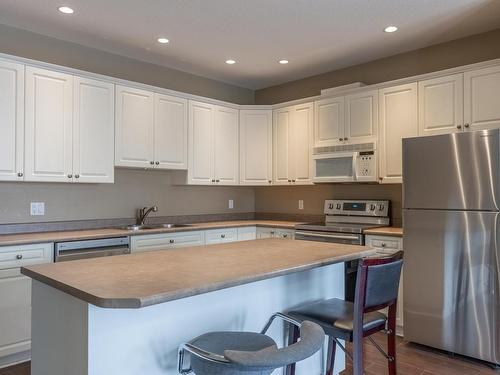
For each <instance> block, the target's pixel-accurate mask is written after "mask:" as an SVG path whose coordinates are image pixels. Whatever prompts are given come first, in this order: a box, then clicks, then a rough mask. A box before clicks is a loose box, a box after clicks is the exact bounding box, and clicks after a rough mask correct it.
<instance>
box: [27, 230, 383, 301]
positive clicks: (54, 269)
mask: <svg viewBox="0 0 500 375" xmlns="http://www.w3.org/2000/svg"><path fill="white" fill-rule="evenodd" d="M373 254H375V250H373V249H371V248H369V247H366V246H357V245H344V244H335V243H323V242H312V241H300V240H294V241H287V240H282V239H260V240H251V241H241V242H233V243H225V244H217V245H207V246H197V247H187V248H179V249H169V250H159V251H152V252H144V253H139V254H130V255H119V256H113V257H105V258H94V259H83V260H77V261H71V262H61V263H52V264H42V265H36V266H30V267H24V268H22V269H21V272H22V273H23V274H24V275H26V276H29V277H31V278H33V279H35V280H37V281H39V282H42V283H45V284H47V285H49V286H51V287H53V288H56V289H59V290H61V291H63V292H65V293H68V294H70V295H72V296H74V297H76V298H79V299H81V300H83V301H85V302H88V303H90V304H93V305H96V306H99V307H105V308H140V307H145V306H150V305H154V304H159V303H163V302H168V301H172V300H176V299H180V298H186V297H190V296H194V295H197V294H202V293H207V292H211V291H216V290H220V289H224V288H230V287H233V286H237V285H242V284H246V283H251V282H256V281H260V280H265V279H269V278H272V277H277V276H283V275H287V274H290V273H293V272H299V271H305V270H309V269H313V268H317V267H321V266H327V265H330V264H334V263H340V262H345V261H348V260H352V259H357V258H362V257H365V256H369V255H373Z"/></svg>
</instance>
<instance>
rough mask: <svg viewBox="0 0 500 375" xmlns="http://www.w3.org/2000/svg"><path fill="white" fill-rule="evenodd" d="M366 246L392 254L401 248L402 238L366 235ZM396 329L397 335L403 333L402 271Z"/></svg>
mask: <svg viewBox="0 0 500 375" xmlns="http://www.w3.org/2000/svg"><path fill="white" fill-rule="evenodd" d="M365 244H366V246H371V247H373V248H374V249H377V251H379V252H380V253H386V254H393V253H395V252H397V251H399V250H403V238H401V237H393V236H378V235H367V236H366V237H365ZM396 329H397V333H398V335H403V272H402V271H401V279H400V281H399V294H398V308H397V314H396Z"/></svg>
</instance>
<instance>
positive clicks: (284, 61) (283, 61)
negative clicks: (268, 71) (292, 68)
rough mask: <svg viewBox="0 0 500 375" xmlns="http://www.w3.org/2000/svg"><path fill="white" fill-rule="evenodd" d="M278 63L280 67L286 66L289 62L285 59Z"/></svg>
mask: <svg viewBox="0 0 500 375" xmlns="http://www.w3.org/2000/svg"><path fill="white" fill-rule="evenodd" d="M278 62H279V63H280V64H282V65H285V64H288V63H289V61H288V60H287V59H281V60H278Z"/></svg>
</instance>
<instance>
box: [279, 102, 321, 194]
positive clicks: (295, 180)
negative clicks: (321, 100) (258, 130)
mask: <svg viewBox="0 0 500 375" xmlns="http://www.w3.org/2000/svg"><path fill="white" fill-rule="evenodd" d="M313 111H314V106H313V104H312V103H305V104H300V105H296V106H292V107H286V108H281V109H278V110H275V111H274V113H273V145H274V147H273V159H274V162H273V165H274V168H273V173H274V179H273V181H274V184H277V185H288V184H295V185H309V184H312V139H313V129H312V128H313V117H314V115H313Z"/></svg>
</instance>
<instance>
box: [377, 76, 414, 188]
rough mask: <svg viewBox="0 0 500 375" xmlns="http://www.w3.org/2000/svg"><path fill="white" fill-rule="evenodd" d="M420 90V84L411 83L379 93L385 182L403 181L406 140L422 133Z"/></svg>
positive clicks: (381, 177)
mask: <svg viewBox="0 0 500 375" xmlns="http://www.w3.org/2000/svg"><path fill="white" fill-rule="evenodd" d="M417 89H418V87H417V83H410V84H407V85H400V86H395V87H388V88H385V89H382V90H380V91H379V100H380V103H379V104H380V111H379V113H380V132H379V144H380V155H379V156H380V158H379V160H380V175H379V179H380V182H382V183H401V182H402V174H403V166H402V140H403V138H407V137H416V136H417V134H418V124H417Z"/></svg>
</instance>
